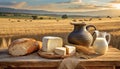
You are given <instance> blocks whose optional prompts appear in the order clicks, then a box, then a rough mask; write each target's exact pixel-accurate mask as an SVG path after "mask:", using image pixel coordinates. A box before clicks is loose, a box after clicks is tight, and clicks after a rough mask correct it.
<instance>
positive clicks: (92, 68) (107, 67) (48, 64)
mask: <svg viewBox="0 0 120 69" xmlns="http://www.w3.org/2000/svg"><path fill="white" fill-rule="evenodd" d="M61 61H62V59H45V58H42V57H40V56H39V55H38V54H37V53H33V54H31V55H27V56H21V57H12V56H11V55H9V54H8V52H7V50H1V51H0V67H1V68H7V67H29V68H30V67H36V68H37V67H40V68H43V69H47V68H51V69H56V68H57V67H58V66H59V64H60V63H61ZM79 61H80V63H81V64H82V65H84V66H86V67H87V69H120V51H119V50H118V49H116V48H109V51H108V52H107V53H106V54H105V55H101V56H97V57H95V58H91V59H80V58H79Z"/></svg>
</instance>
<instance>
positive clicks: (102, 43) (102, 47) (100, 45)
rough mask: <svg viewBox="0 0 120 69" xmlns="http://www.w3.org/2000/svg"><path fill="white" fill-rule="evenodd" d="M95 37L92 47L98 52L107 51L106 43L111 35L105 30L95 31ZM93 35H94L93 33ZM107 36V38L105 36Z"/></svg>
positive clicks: (103, 52)
mask: <svg viewBox="0 0 120 69" xmlns="http://www.w3.org/2000/svg"><path fill="white" fill-rule="evenodd" d="M95 34H96V39H95V41H94V43H93V48H94V50H95V51H96V53H98V54H105V53H106V52H107V51H108V44H109V43H110V40H111V35H110V34H109V33H106V32H99V31H97V30H96V31H95ZM93 36H94V35H93ZM107 36H108V40H107V39H106V37H107Z"/></svg>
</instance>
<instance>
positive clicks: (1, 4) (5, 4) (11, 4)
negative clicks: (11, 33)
mask: <svg viewBox="0 0 120 69" xmlns="http://www.w3.org/2000/svg"><path fill="white" fill-rule="evenodd" d="M26 4H27V3H26V2H0V7H8V8H17V9H21V8H23V7H24V6H26Z"/></svg>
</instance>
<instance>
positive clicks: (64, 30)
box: [0, 17, 120, 49]
mask: <svg viewBox="0 0 120 69" xmlns="http://www.w3.org/2000/svg"><path fill="white" fill-rule="evenodd" d="M89 19H90V18H86V20H85V18H76V21H77V22H85V23H86V24H88V25H91V24H92V25H94V26H96V28H97V29H98V30H100V31H105V32H108V33H110V34H111V36H112V37H111V42H110V45H112V46H113V47H116V48H118V49H120V18H119V17H115V18H101V19H99V18H92V20H89ZM72 21H73V20H72V19H60V20H55V19H54V20H49V19H48V20H31V19H10V18H0V43H1V46H0V48H2V47H3V45H4V46H5V45H6V47H7V46H8V45H9V44H10V42H11V41H13V40H15V39H18V38H26V37H28V38H34V39H36V40H42V37H44V36H59V37H62V38H63V40H64V44H67V43H68V42H67V36H68V35H69V33H70V32H71V31H72V30H73V28H74V26H73V25H71V24H70V23H71V22H72ZM4 40H5V41H4ZM6 43H8V44H6Z"/></svg>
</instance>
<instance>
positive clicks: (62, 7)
mask: <svg viewBox="0 0 120 69" xmlns="http://www.w3.org/2000/svg"><path fill="white" fill-rule="evenodd" d="M0 7H7V8H15V9H28V10H46V11H53V12H88V11H99V10H108V9H120V0H0Z"/></svg>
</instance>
